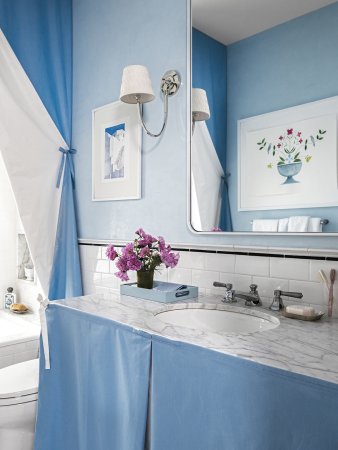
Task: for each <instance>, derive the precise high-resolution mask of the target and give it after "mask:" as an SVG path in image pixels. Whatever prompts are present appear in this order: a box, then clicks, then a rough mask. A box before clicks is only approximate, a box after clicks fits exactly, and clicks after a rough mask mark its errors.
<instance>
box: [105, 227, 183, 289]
mask: <svg viewBox="0 0 338 450" xmlns="http://www.w3.org/2000/svg"><path fill="white" fill-rule="evenodd" d="M135 233H136V235H137V238H136V239H134V242H131V243H130V244H127V245H126V246H125V247H124V248H123V249H122V250H121V253H120V255H119V254H118V253H117V251H116V250H115V248H114V247H113V245H109V246H108V247H107V250H106V255H107V257H108V259H110V260H111V261H115V260H116V263H115V264H116V267H117V269H118V271H117V272H116V273H115V275H116V276H117V277H118V278H120V279H121V280H122V281H128V280H129V277H128V271H129V270H135V271H137V272H143V273H144V272H152V273H154V270H155V269H156V268H157V267H159V266H160V265H161V264H164V265H165V267H167V268H168V267H171V268H173V267H175V266H176V265H177V263H178V260H179V257H180V255H179V254H178V253H174V252H173V251H172V249H171V247H170V245H167V244H166V243H165V241H164V239H163V237H161V236H159V237H154V236H151V235H150V234H147V233H145V232H144V231H143V229H142V228H140V229H139V230H137V231H136V232H135Z"/></svg>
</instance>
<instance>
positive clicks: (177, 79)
mask: <svg viewBox="0 0 338 450" xmlns="http://www.w3.org/2000/svg"><path fill="white" fill-rule="evenodd" d="M180 85H181V76H180V74H179V73H178V72H177V71H176V70H168V71H167V72H166V73H165V74H164V75H163V77H162V80H161V92H162V94H163V95H164V121H163V125H162V128H161V131H160V132H159V133H157V134H154V133H151V132H150V131H149V130H148V128H147V127H146V125H145V123H144V119H143V110H142V109H143V104H144V103H148V102H151V101H152V100H154V98H155V95H154V91H153V88H152V85H151V81H150V77H149V72H148V69H147V68H146V67H145V66H140V65H132V66H127V67H125V68H124V69H123V74H122V83H121V91H120V100H121V101H122V102H124V103H129V104H137V106H138V113H139V118H140V122H141V124H142V127H143V129H144V130H145V132H146V133H147V134H148V135H149V136H152V137H159V136H161V134H162V133H163V131H164V129H165V127H166V125H167V120H168V98H169V97H172V96H173V95H175V94H176V92H177V91H178V90H179V87H180Z"/></svg>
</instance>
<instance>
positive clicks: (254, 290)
mask: <svg viewBox="0 0 338 450" xmlns="http://www.w3.org/2000/svg"><path fill="white" fill-rule="evenodd" d="M249 287H250V294H251V295H252V297H253V298H252V299H251V301H250V302H249V304H248V305H247V304H246V303H245V304H246V306H251V305H252V303H253V304H254V305H255V306H262V301H261V298H260V296H259V293H258V285H257V284H250V286H249Z"/></svg>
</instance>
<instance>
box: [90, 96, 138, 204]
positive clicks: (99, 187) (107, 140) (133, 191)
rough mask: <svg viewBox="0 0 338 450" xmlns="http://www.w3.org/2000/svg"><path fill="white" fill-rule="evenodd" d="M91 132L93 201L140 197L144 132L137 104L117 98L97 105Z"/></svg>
mask: <svg viewBox="0 0 338 450" xmlns="http://www.w3.org/2000/svg"><path fill="white" fill-rule="evenodd" d="M134 106H135V107H134ZM92 133H93V136H92V140H93V141H92V145H93V148H92V181H93V183H92V188H93V191H92V199H93V201H108V200H129V199H139V198H140V197H141V136H142V135H141V127H140V125H139V120H138V112H137V108H136V105H127V104H125V103H122V102H120V101H117V102H114V103H110V104H109V105H105V106H102V107H101V108H97V109H94V110H93V112H92Z"/></svg>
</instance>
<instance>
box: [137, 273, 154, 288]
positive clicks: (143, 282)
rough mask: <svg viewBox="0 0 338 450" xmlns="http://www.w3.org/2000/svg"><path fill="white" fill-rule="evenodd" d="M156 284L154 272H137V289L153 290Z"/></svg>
mask: <svg viewBox="0 0 338 450" xmlns="http://www.w3.org/2000/svg"><path fill="white" fill-rule="evenodd" d="M153 284H154V271H153V270H138V271H137V287H139V288H143V289H152V288H153Z"/></svg>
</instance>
